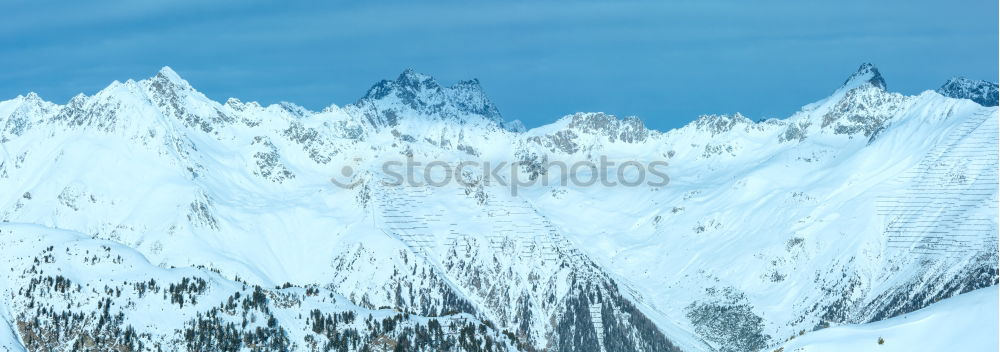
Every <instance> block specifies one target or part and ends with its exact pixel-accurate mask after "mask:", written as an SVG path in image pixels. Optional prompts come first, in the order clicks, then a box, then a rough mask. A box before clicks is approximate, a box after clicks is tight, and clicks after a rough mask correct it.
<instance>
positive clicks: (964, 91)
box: [937, 77, 1000, 106]
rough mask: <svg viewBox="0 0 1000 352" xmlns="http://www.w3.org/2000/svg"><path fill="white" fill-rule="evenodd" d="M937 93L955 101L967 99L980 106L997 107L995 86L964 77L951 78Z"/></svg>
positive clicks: (994, 84)
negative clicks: (955, 99)
mask: <svg viewBox="0 0 1000 352" xmlns="http://www.w3.org/2000/svg"><path fill="white" fill-rule="evenodd" d="M937 92H938V93H939V94H941V95H944V96H946V97H950V98H957V99H969V100H972V101H974V102H976V103H978V104H979V105H982V106H997V103H998V100H1000V96H998V90H997V84H996V83H993V82H988V81H981V80H977V79H968V78H965V77H953V78H952V79H949V80H948V82H945V83H944V84H943V85H941V88H938V90H937Z"/></svg>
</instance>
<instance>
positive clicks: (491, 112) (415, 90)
mask: <svg viewBox="0 0 1000 352" xmlns="http://www.w3.org/2000/svg"><path fill="white" fill-rule="evenodd" d="M352 105H353V107H354V108H359V109H362V110H364V111H365V114H366V115H368V118H369V119H370V120H371V121H372V123H373V124H376V125H387V126H393V125H396V124H397V123H398V121H399V119H400V118H407V117H408V116H424V117H430V118H432V119H451V120H456V121H460V122H468V121H469V120H468V118H470V117H473V118H475V117H478V118H482V119H485V120H487V121H489V122H490V123H493V124H496V125H497V126H499V125H501V124H502V123H503V119H502V118H501V116H500V112H499V110H498V109H497V108H496V106H495V105H493V102H491V101H490V100H489V98H488V97H487V96H486V93H484V92H483V90H482V87H481V86H480V85H479V80H478V79H472V80H466V81H460V82H458V83H455V84H454V85H452V86H450V87H442V86H441V85H440V84H438V83H437V81H436V80H434V77H431V76H430V75H426V74H423V73H419V72H416V71H414V70H413V69H406V70H404V71H403V73H401V74H399V77H397V78H396V79H395V80H392V81H390V80H382V81H380V82H378V83H376V84H375V85H374V86H372V87H371V88H370V89H369V90H368V92H367V93H366V94H365V96H364V97H362V98H361V99H359V100H358V101H357V102H356V103H354V104H352Z"/></svg>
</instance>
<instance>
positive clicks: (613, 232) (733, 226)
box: [0, 64, 998, 351]
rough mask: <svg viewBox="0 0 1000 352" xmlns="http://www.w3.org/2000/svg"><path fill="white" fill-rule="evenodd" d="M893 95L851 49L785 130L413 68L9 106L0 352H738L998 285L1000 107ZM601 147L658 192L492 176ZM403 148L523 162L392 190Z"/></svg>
mask: <svg viewBox="0 0 1000 352" xmlns="http://www.w3.org/2000/svg"><path fill="white" fill-rule="evenodd" d="M946 86H948V85H946ZM886 87H887V85H886V82H885V80H884V79H883V77H882V75H881V74H880V73H879V71H878V70H877V69H876V68H875V67H874V66H872V65H870V64H866V65H862V66H861V68H859V70H858V71H857V72H855V73H854V74H852V75H850V77H849V78H848V79H847V81H846V82H845V83H844V84H843V85H842V86H841V87H839V88H838V89H836V90H835V91H834V92H833V94H832V95H831V96H829V97H827V98H824V99H821V100H819V101H817V102H814V103H811V104H808V105H806V106H804V107H803V108H802V109H801V110H800V111H799V112H797V113H796V114H794V115H793V116H791V117H789V118H787V119H781V120H777V119H772V120H766V121H760V122H754V121H751V120H749V119H747V118H746V117H743V116H741V115H739V114H735V115H732V116H702V117H700V118H699V119H697V120H696V121H694V122H692V123H690V124H689V125H687V126H685V127H683V128H680V129H676V130H672V131H667V132H660V131H655V130H650V129H647V128H646V127H645V126H644V125H643V123H642V122H641V121H640V120H639V119H638V118H634V117H630V118H626V119H619V118H617V117H615V116H611V115H608V114H603V113H577V114H573V115H570V116H566V117H563V118H562V119H559V120H558V121H556V122H554V123H552V124H550V125H546V126H542V127H539V128H535V129H531V130H527V131H526V130H525V129H524V128H523V126H522V125H521V124H520V123H519V122H517V121H513V122H507V121H505V120H504V119H503V117H502V116H501V114H500V112H499V109H498V108H497V107H496V106H495V105H494V104H493V103H491V102H490V100H489V99H488V98H487V96H486V94H485V93H484V92H483V90H482V88H481V87H480V84H479V82H478V81H476V80H472V81H464V82H459V83H457V84H455V85H452V86H450V87H444V86H442V85H440V84H438V83H437V82H436V81H435V80H434V79H433V78H431V77H430V76H427V75H423V74H419V73H416V72H414V71H412V70H407V71H405V72H403V73H402V74H401V75H400V76H399V77H398V78H397V79H395V80H392V81H389V80H386V81H381V82H379V83H377V84H376V85H375V86H374V87H372V88H371V89H369V91H368V92H367V94H365V95H364V97H362V98H361V99H359V100H358V101H357V102H356V103H354V104H350V105H347V106H344V107H338V106H330V107H327V108H325V109H323V110H322V111H319V112H313V111H309V110H308V109H305V108H302V107H299V106H296V105H294V104H291V103H281V104H275V105H270V106H261V105H260V104H258V103H255V102H248V103H244V102H241V101H240V100H238V99H229V100H228V101H226V102H225V103H218V102H215V101H213V100H211V99H209V98H207V97H206V96H205V95H203V94H201V93H199V92H198V91H197V90H195V89H194V88H193V87H192V86H191V85H190V84H189V83H188V82H187V81H185V80H184V79H182V78H181V77H180V76H178V75H177V74H176V73H175V72H173V71H172V70H171V69H169V68H164V69H163V70H161V71H160V72H159V73H157V74H156V75H155V76H154V77H152V78H149V79H145V80H141V81H132V80H129V81H126V82H124V83H122V82H117V81H116V82H114V83H112V84H111V85H110V86H108V87H107V88H105V89H103V90H101V91H100V92H97V93H95V94H94V95H92V96H85V95H79V96H76V97H74V98H73V99H71V100H70V101H69V102H68V103H66V104H65V105H58V104H54V103H50V102H46V101H44V100H43V99H42V98H41V97H39V96H37V95H36V94H33V93H32V94H28V95H26V96H19V97H17V98H14V99H12V100H8V101H4V102H0V141H2V147H3V148H2V154H0V157H2V159H0V189H3V190H4V192H2V193H0V220H2V221H3V223H2V224H0V244H2V245H0V252H2V253H3V255H2V257H3V258H4V259H6V260H3V261H0V263H2V264H0V272H3V274H2V275H0V297H2V299H3V300H4V305H3V310H0V321H3V322H4V323H5V324H0V347H3V348H6V349H8V350H12V351H20V350H31V351H35V350H64V349H65V350H68V349H74V348H83V349H106V348H107V346H116V347H115V348H119V349H122V350H149V349H151V350H157V349H160V350H227V351H228V350H383V349H396V348H398V349H402V350H422V351H439V350H452V351H459V350H461V351H467V350H474V351H479V350H483V351H494V350H497V351H499V350H524V351H543V350H545V351H548V350H553V351H554V350H559V351H671V350H685V351H709V350H717V351H756V350H765V349H773V348H775V347H777V346H779V345H781V344H782V343H784V342H785V341H786V340H787V339H789V338H791V337H793V336H798V335H800V334H804V333H806V332H810V331H814V330H820V329H824V328H827V327H831V326H837V325H843V324H860V323H868V322H873V321H879V320H883V319H887V318H891V317H896V316H900V315H901V314H905V313H908V312H912V311H915V310H918V309H920V308H923V307H926V306H928V305H930V304H932V303H934V302H937V301H939V300H942V299H946V298H949V297H952V296H955V295H959V294H962V293H965V292H969V291H973V290H977V289H982V288H987V287H991V286H995V285H996V284H997V278H998V275H997V194H998V192H997V165H998V162H997V135H998V130H997V120H998V118H997V108H996V107H984V106H981V105H979V104H977V103H975V102H973V101H970V100H966V99H955V98H952V97H949V96H945V95H942V94H940V93H937V92H933V91H927V92H924V93H922V94H920V95H917V96H905V95H902V94H898V93H893V92H891V91H888V90H887V88H886ZM956 91H959V90H955V89H950V90H947V92H956ZM955 94H957V93H955ZM955 94H952V93H948V95H950V96H955ZM993 95H994V96H995V93H994V94H993ZM960 97H961V98H967V97H969V96H968V95H965V96H960ZM602 158H610V159H613V160H617V161H626V160H627V161H635V162H637V163H650V162H666V164H667V165H669V166H667V167H666V172H667V174H668V175H669V183H668V184H667V185H665V186H664V185H648V184H641V185H638V186H632V187H626V186H623V185H617V186H609V185H603V184H601V183H596V184H591V185H581V184H561V183H559V182H550V183H540V182H535V183H533V184H531V185H524V186H521V187H520V188H518V189H517V190H516V192H513V191H512V189H511V186H510V184H513V181H515V180H538V179H540V178H541V179H546V180H550V179H555V176H556V175H557V174H558V175H559V176H566V174H567V172H566V171H562V172H558V170H555V171H554V170H551V169H550V167H549V166H551V165H552V163H553V162H565V163H580V162H592V163H595V164H596V163H597V162H598V161H599V160H602ZM407 159H409V160H418V161H423V162H424V164H422V166H419V167H418V168H419V170H418V172H417V174H420V175H428V176H431V179H432V180H433V179H438V180H440V179H441V178H442V177H445V175H444V174H443V172H442V170H444V169H443V168H441V167H438V168H434V167H432V166H431V165H428V162H430V161H443V162H447V163H448V164H449V165H455V164H458V163H461V162H477V163H485V162H491V163H494V164H499V163H502V162H507V163H512V162H517V163H518V164H517V166H515V167H513V168H512V169H513V171H512V172H513V174H512V173H510V172H508V171H509V170H505V174H506V176H505V177H506V178H505V179H503V180H506V181H508V182H506V183H507V184H503V183H504V182H488V178H489V176H491V175H488V174H489V172H488V171H486V170H478V169H467V170H465V171H467V172H464V173H460V174H459V175H458V176H456V178H462V181H463V182H449V183H446V184H444V185H442V186H434V185H426V184H425V185H423V186H414V185H412V184H408V185H402V186H398V185H394V184H392V182H386V181H387V179H390V178H391V176H392V175H390V174H389V172H388V170H386V168H385V165H387V164H386V163H387V162H394V161H399V160H407ZM623 168H624V166H623ZM578 171H579V170H575V169H573V170H570V171H569V173H574V174H575V173H577V172H578ZM579 172H581V173H584V174H588V175H592V176H595V177H596V175H593V174H591V173H592V172H593V170H592V169H589V168H588V169H586V170H583V171H579ZM331 180H332V181H335V182H331ZM503 180H501V181H503ZM425 181H426V180H425ZM494 181H496V180H494ZM338 184H340V185H345V184H346V185H347V186H346V187H340V186H338ZM990 292H993V294H995V292H996V291H995V289H994V290H993V291H990ZM154 317H155V318H154Z"/></svg>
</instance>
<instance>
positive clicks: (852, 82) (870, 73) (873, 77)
mask: <svg viewBox="0 0 1000 352" xmlns="http://www.w3.org/2000/svg"><path fill="white" fill-rule="evenodd" d="M865 83H870V84H871V85H873V86H875V87H877V88H881V89H885V87H886V86H885V80H884V79H883V78H882V74H881V73H880V72H878V68H876V67H875V65H873V64H871V63H868V62H866V63H863V64H861V66H860V67H858V70H857V71H855V72H854V73H853V74H851V76H850V77H847V80H845V81H844V84H843V86H841V88H842V89H853V88H855V87H858V86H861V85H863V84H865Z"/></svg>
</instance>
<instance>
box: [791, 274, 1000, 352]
mask: <svg viewBox="0 0 1000 352" xmlns="http://www.w3.org/2000/svg"><path fill="white" fill-rule="evenodd" d="M997 300H998V297H997V287H996V286H992V287H989V288H982V289H978V290H975V291H972V292H969V293H965V294H962V295H958V296H955V297H952V298H948V299H945V300H943V301H940V302H937V303H934V304H931V305H930V306H927V307H926V308H923V309H921V310H918V311H915V312H912V313H908V314H903V315H901V316H898V317H895V318H890V319H886V320H882V321H878V322H874V323H868V324H861V325H845V326H838V327H833V328H829V329H824V330H820V331H816V332H813V333H809V334H806V335H804V336H801V337H797V338H795V339H793V340H792V341H789V342H788V343H786V344H785V345H784V346H782V347H783V348H784V351H788V352H826V351H830V352H839V351H885V352H891V351H906V352H918V351H928V352H930V351H968V352H973V351H983V352H987V351H996V350H998V349H1000V345H998V339H997V331H1000V325H998V324H997V322H998V317H997V311H998V309H1000V307H998V306H997ZM880 338H881V339H882V342H883V343H882V344H878V341H879V339H880Z"/></svg>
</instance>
